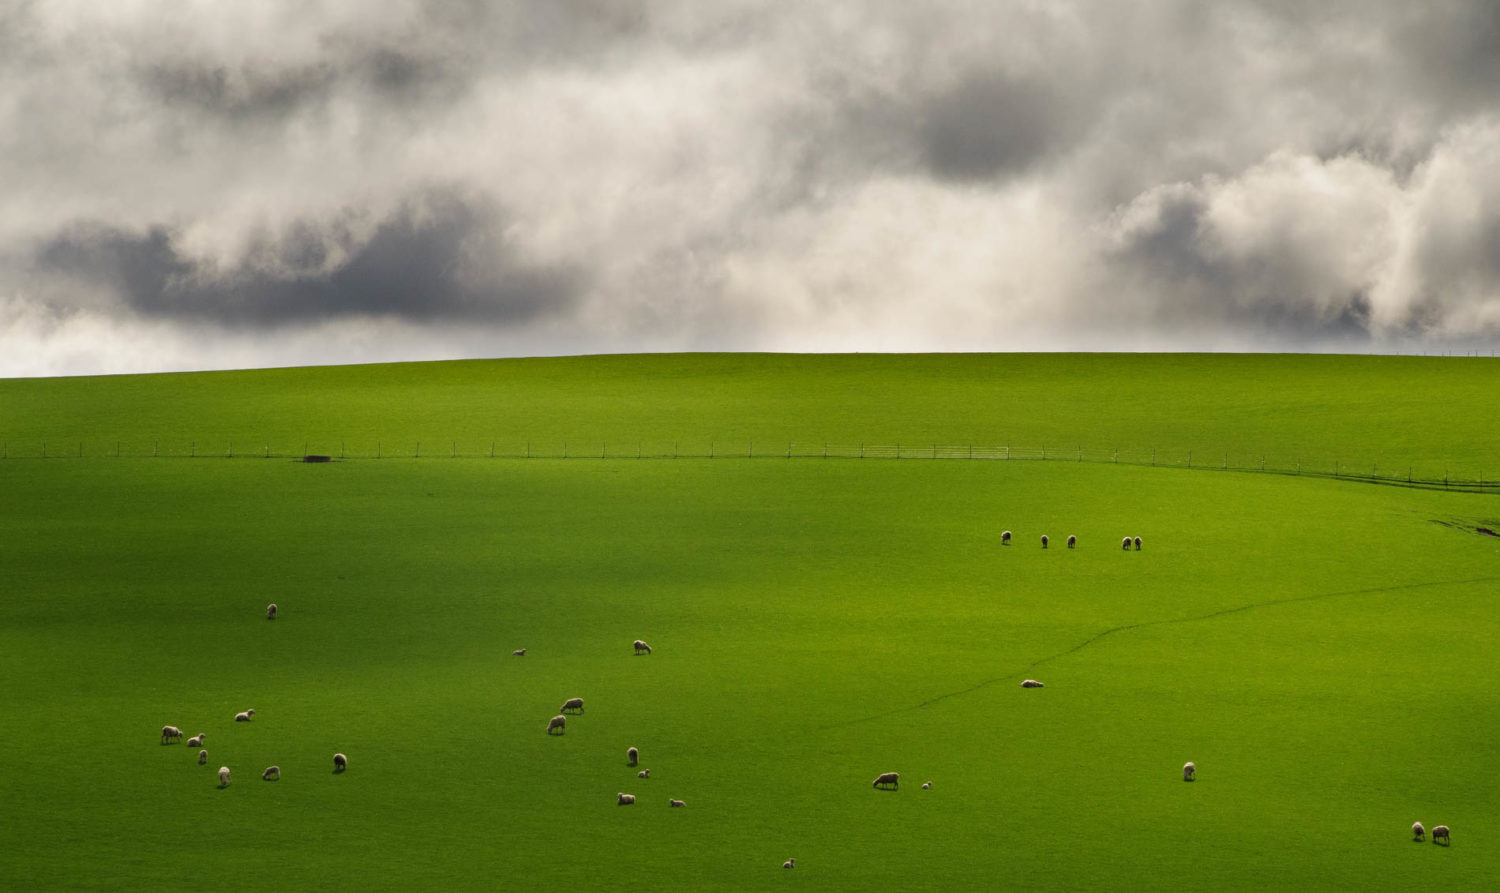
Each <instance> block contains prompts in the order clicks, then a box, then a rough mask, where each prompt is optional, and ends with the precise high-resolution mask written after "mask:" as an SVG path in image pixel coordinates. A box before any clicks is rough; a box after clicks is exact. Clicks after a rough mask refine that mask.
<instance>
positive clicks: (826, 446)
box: [823, 443, 828, 459]
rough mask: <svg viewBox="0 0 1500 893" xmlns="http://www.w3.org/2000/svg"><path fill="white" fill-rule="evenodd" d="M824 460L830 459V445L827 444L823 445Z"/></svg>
mask: <svg viewBox="0 0 1500 893" xmlns="http://www.w3.org/2000/svg"><path fill="white" fill-rule="evenodd" d="M823 458H824V459H827V458H828V444H826V443H825V444H823Z"/></svg>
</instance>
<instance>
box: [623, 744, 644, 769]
mask: <svg viewBox="0 0 1500 893" xmlns="http://www.w3.org/2000/svg"><path fill="white" fill-rule="evenodd" d="M625 759H626V761H628V762H629V763H630V765H632V766H634V765H635V764H636V763H639V762H640V760H641V752H640V751H638V750H636V749H635V748H633V747H632V748H630V749H629V750H627V751H625Z"/></svg>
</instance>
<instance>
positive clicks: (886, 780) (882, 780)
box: [870, 772, 901, 790]
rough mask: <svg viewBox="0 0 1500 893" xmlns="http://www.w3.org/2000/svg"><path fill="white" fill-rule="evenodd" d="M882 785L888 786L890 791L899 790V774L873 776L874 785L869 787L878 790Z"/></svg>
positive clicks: (883, 773)
mask: <svg viewBox="0 0 1500 893" xmlns="http://www.w3.org/2000/svg"><path fill="white" fill-rule="evenodd" d="M882 785H890V786H891V790H899V789H900V788H901V773H900V772H882V773H880V774H879V775H877V776H875V783H874V784H872V785H870V787H872V788H878V787H880V786H882Z"/></svg>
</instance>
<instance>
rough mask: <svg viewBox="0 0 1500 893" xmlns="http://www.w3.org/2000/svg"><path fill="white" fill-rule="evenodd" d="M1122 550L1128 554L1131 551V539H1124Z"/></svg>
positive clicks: (1121, 544)
mask: <svg viewBox="0 0 1500 893" xmlns="http://www.w3.org/2000/svg"><path fill="white" fill-rule="evenodd" d="M1120 548H1121V549H1124V550H1125V551H1126V552H1129V551H1130V537H1128V536H1127V537H1125V538H1124V539H1122V540H1120Z"/></svg>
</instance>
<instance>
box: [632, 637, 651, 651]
mask: <svg viewBox="0 0 1500 893" xmlns="http://www.w3.org/2000/svg"><path fill="white" fill-rule="evenodd" d="M635 653H636V654H650V653H651V646H650V645H647V644H646V643H645V642H643V641H641V640H640V639H636V640H635Z"/></svg>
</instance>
